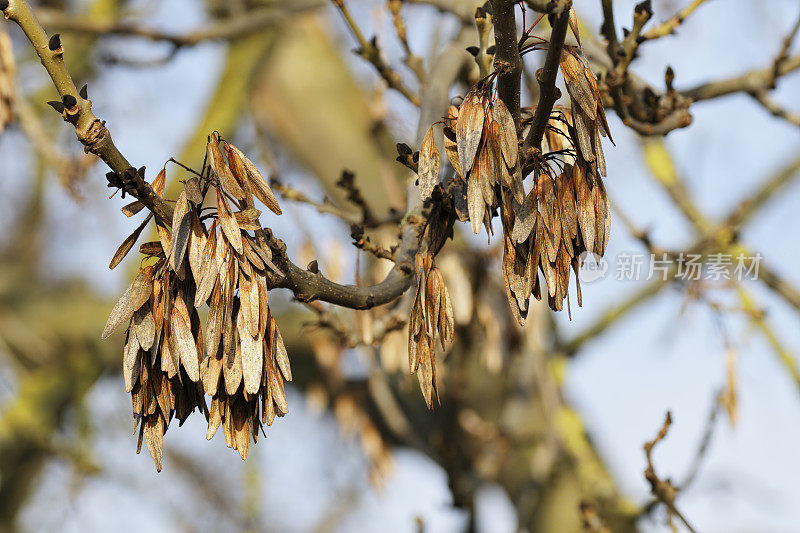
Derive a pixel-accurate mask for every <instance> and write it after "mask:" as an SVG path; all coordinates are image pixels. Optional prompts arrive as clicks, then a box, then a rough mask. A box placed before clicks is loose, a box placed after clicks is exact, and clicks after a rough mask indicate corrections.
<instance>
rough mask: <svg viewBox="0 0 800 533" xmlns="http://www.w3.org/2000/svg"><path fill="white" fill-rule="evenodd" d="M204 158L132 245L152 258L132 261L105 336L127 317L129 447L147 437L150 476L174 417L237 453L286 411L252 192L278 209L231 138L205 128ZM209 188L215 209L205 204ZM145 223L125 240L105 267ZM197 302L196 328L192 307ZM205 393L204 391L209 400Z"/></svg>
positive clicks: (265, 247)
mask: <svg viewBox="0 0 800 533" xmlns="http://www.w3.org/2000/svg"><path fill="white" fill-rule="evenodd" d="M206 161H207V163H208V164H207V165H206V166H204V168H203V169H201V171H200V172H195V176H193V177H191V178H189V179H187V180H185V181H184V182H183V190H182V191H181V193H180V196H179V197H178V199H177V201H176V202H175V210H174V212H173V219H172V227H171V228H167V227H166V226H165V225H163V224H156V229H157V232H158V237H159V240H158V241H153V242H147V243H144V244H142V245H141V247H140V249H139V251H140V252H141V253H142V254H143V256H144V260H143V262H149V261H152V264H147V265H146V266H143V267H142V268H140V270H139V273H138V274H137V275H136V277H135V278H134V280H133V283H131V285H130V287H128V289H127V290H126V291H125V293H124V294H123V295H122V297H121V298H120V299H119V301H118V302H117V304H116V305H115V306H114V309H113V310H112V312H111V316H110V317H109V319H108V323H107V324H106V327H105V330H104V331H103V338H106V337H108V336H109V335H111V333H113V332H114V331H115V330H116V329H117V328H118V327H119V326H121V325H123V324H127V330H126V333H125V347H124V349H123V378H124V381H125V390H126V391H127V392H130V393H131V399H132V403H133V416H134V420H135V423H136V425H137V426H138V429H139V443H138V446H137V453H138V452H139V451H140V450H141V445H142V441H143V440H144V442H146V444H147V447H148V448H149V450H150V454H151V455H152V456H153V461H154V462H155V465H156V469H157V470H159V471H160V470H161V463H162V449H163V435H164V434H165V433H166V431H167V429H168V428H169V424H170V421H171V420H172V419H173V417H174V418H177V419H178V421H179V423H180V424H182V423H183V422H184V421H185V420H186V418H187V417H188V416H189V414H191V413H192V412H193V411H194V410H195V409H198V410H200V412H202V413H203V414H204V415H205V417H206V419H207V421H208V432H207V434H206V437H207V438H208V439H211V437H213V436H214V434H215V433H216V431H217V429H219V427H220V426H222V430H223V433H224V434H225V442H226V443H227V445H228V447H230V448H233V449H235V450H238V452H239V454H240V455H241V457H242V459H244V458H246V457H247V450H248V447H249V444H250V437H251V435H252V438H253V441H254V442H255V441H256V440H257V439H258V432H259V431H260V430H262V431H263V429H262V428H263V424H266V425H271V424H272V422H273V421H274V419H275V416H276V415H277V416H283V415H285V414H286V413H288V412H289V407H288V405H287V403H286V394H285V392H284V386H283V382H284V380H286V381H291V379H292V371H291V368H290V366H289V357H288V354H287V353H286V347H285V346H284V344H283V340H282V339H281V334H280V332H279V331H278V327H277V323H276V321H275V318H274V317H273V316H272V314H271V312H270V309H269V304H268V299H267V293H268V290H269V289H270V288H271V282H270V281H269V278H270V274H272V275H281V272H280V270H279V269H278V268H277V267H276V266H275V264H274V263H273V261H272V260H273V257H272V252H271V248H270V244H269V242H268V240H269V235H268V234H267V231H268V230H266V231H265V230H263V229H262V228H261V224H260V222H259V216H260V215H261V212H260V211H259V210H258V209H256V208H255V202H254V197H255V198H258V199H259V200H260V201H261V202H263V203H264V205H266V206H267V207H268V208H269V209H271V210H272V211H273V212H275V213H276V214H280V213H281V210H280V207H279V206H278V202H277V200H276V199H275V196H274V194H273V193H272V191H271V189H270V188H269V185H268V184H267V182H266V180H264V177H263V176H262V175H261V173H260V172H259V171H258V169H257V168H256V167H255V165H254V164H253V163H252V162H251V161H250V160H249V159H248V158H247V157H246V156H245V155H244V154H243V153H242V152H241V151H240V150H239V149H238V148H236V147H235V146H233V145H232V144H230V143H228V142H226V143H224V153H223V149H222V148H221V147H220V142H219V140H218V139H217V137H216V136H215V135H211V136H210V137H209V140H208V144H207V154H206ZM192 172H194V171H192ZM141 174H143V171H142V172H141ZM109 181H110V182H114V179H113V178H109ZM165 182H166V170H165V169H162V170H161V172H159V174H158V175H157V176H156V178H155V179H154V180H153V183H152V184H151V186H152V188H153V190H154V192H155V193H156V194H158V195H159V196H163V195H164V190H165ZM211 189H213V193H212V194H213V195H214V199H215V205H216V208H212V207H203V203H204V201H205V198H206V196H207V194H209V193H211ZM142 208H143V205H142V204H141V202H139V201H138V200H137V201H136V202H133V203H131V204H128V205H126V206H125V207H123V208H122V211H123V212H124V213H125V214H126V215H128V216H132V215H135V214H136V213H138V212H139V211H140V210H141V209H142ZM151 218H152V214H149V215H148V216H147V217H146V218H145V220H144V222H143V223H142V224H141V225H140V226H139V227H138V228H137V229H136V230H135V231H134V232H133V234H132V235H130V236H129V237H128V238H127V239H125V241H124V242H123V243H122V245H121V246H120V248H119V249H118V250H117V253H116V254H114V257H113V259H112V260H111V264H110V267H111V268H114V267H115V266H116V265H118V264H119V262H120V261H121V260H122V259H123V258H124V257H125V256H126V255H127V253H128V252H129V251H130V250H131V248H132V247H133V245H134V244H135V243H136V241H137V240H138V238H139V236H140V235H141V233H142V230H143V229H144V228H145V226H146V225H147V223H148V222H149V221H150V219H151ZM209 222H210V223H209ZM203 305H208V316H207V319H206V321H205V324H202V323H201V322H202V321H201V319H200V315H199V314H198V311H197V310H198V308H200V307H202V306H203ZM204 394H208V395H209V396H211V406H210V407H208V406H207V405H206V402H205V398H204Z"/></svg>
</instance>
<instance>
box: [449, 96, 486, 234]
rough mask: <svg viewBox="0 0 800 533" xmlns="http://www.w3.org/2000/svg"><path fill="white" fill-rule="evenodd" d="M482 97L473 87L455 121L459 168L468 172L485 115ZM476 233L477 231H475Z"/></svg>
mask: <svg viewBox="0 0 800 533" xmlns="http://www.w3.org/2000/svg"><path fill="white" fill-rule="evenodd" d="M485 113H486V111H485V108H484V102H483V97H482V96H481V95H479V93H478V90H477V89H476V88H475V87H473V88H472V90H471V91H470V92H469V94H467V97H466V98H465V99H464V102H463V103H462V104H461V109H460V110H459V114H458V120H457V121H456V144H457V145H458V147H457V148H458V160H459V162H460V163H461V170H462V171H464V172H469V171H470V169H472V165H473V163H474V161H475V157H476V155H477V153H478V145H479V144H480V141H481V136H482V134H483V123H484V117H485ZM476 233H477V232H476Z"/></svg>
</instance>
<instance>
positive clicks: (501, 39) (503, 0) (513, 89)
mask: <svg viewBox="0 0 800 533" xmlns="http://www.w3.org/2000/svg"><path fill="white" fill-rule="evenodd" d="M515 5H516V2H515V1H514V0H492V11H493V13H492V22H493V23H494V41H495V47H496V52H495V56H494V68H495V70H496V71H497V73H498V74H497V94H498V96H499V97H500V99H501V100H502V101H503V103H504V104H506V107H507V108H508V110H509V111H511V116H513V117H514V123H515V124H517V126H519V92H520V80H521V79H522V58H520V55H519V44H518V43H517V20H516V18H515V16H514V6H515Z"/></svg>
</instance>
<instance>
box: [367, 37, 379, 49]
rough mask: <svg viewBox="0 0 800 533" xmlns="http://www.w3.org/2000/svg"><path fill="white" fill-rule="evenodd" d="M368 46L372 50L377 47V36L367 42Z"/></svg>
mask: <svg viewBox="0 0 800 533" xmlns="http://www.w3.org/2000/svg"><path fill="white" fill-rule="evenodd" d="M369 44H371V45H372V47H373V48H376V47H377V46H378V36H377V35H373V36H372V39H370V40H369Z"/></svg>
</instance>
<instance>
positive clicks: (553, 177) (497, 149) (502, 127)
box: [418, 25, 611, 324]
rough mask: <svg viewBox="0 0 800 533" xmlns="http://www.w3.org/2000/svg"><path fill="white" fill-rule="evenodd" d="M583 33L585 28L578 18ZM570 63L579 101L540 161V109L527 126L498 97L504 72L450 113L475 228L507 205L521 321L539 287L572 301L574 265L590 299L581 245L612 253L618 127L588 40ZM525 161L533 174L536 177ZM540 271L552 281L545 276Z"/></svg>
mask: <svg viewBox="0 0 800 533" xmlns="http://www.w3.org/2000/svg"><path fill="white" fill-rule="evenodd" d="M572 26H574V25H571V27H572ZM573 32H576V33H577V30H576V28H575V27H573ZM576 36H577V35H576ZM579 42H580V40H579ZM561 71H562V74H563V76H564V79H565V82H566V85H567V90H568V93H569V97H570V106H569V108H563V107H556V108H555V109H554V110H553V113H552V114H551V116H550V120H549V123H548V125H547V129H546V135H545V139H544V141H543V143H542V144H543V146H542V153H541V154H538V153H537V154H536V155H534V156H533V158H532V160H526V161H522V153H521V150H520V146H519V142H520V139H524V138H525V137H526V136H527V133H528V130H529V129H530V126H531V116H532V115H530V114H528V116H527V118H526V117H525V116H523V120H522V123H521V127H520V129H519V131H518V129H517V127H516V125H515V123H514V120H513V118H512V115H511V113H510V112H509V110H508V108H507V107H506V106H505V104H504V103H503V101H502V100H500V99H494V100H493V99H492V91H491V85H492V82H493V80H494V74H490V75H489V76H488V77H487V78H485V79H484V80H482V81H481V82H479V83H478V84H477V85H475V86H474V87H472V88H471V89H470V91H469V92H468V93H467V95H466V97H465V98H464V101H463V102H462V103H461V105H460V107H456V106H454V105H451V106H450V108H449V110H448V113H447V116H446V117H445V119H444V120H443V121H442V123H443V125H444V126H443V130H444V148H445V153H446V155H447V157H448V159H449V160H450V163H451V164H452V167H453V169H454V171H455V175H456V176H457V178H458V179H459V180H461V181H462V182H463V183H464V184H465V185H466V200H467V208H468V215H469V219H470V222H471V224H472V229H473V231H474V232H475V233H478V232H479V231H480V228H481V226H482V225H483V226H486V229H487V232H488V233H489V234H491V233H492V225H491V224H492V216H493V213H494V212H495V210H496V209H499V212H500V218H501V221H502V226H503V277H504V279H505V286H506V294H507V297H508V301H509V304H510V306H511V309H512V312H513V314H514V316H515V317H516V319H517V320H518V322H519V323H520V324H523V323H524V321H525V318H526V316H527V313H528V305H529V299H530V296H531V295H533V296H534V297H535V298H536V299H537V300H538V299H541V297H542V294H543V293H545V292H546V294H547V300H548V304H549V306H550V308H551V309H553V310H556V311H560V310H562V309H563V307H564V299H565V298H566V299H567V308H568V309H569V298H568V294H569V291H568V290H569V280H570V270H572V271H574V272H575V278H576V285H577V289H576V290H577V297H578V305H581V304H582V296H581V291H580V285H579V284H578V276H577V274H578V269H579V268H580V265H581V263H580V262H581V254H583V253H584V252H591V253H594V254H598V255H601V256H602V255H603V253H604V252H605V249H606V245H607V243H608V237H609V234H610V222H611V220H610V208H609V205H608V198H607V195H606V191H605V187H604V185H603V182H602V177H604V176H605V175H606V165H605V158H604V156H603V149H602V145H601V142H600V139H601V137H609V138H610V136H609V131H608V123H607V121H606V117H605V112H604V111H603V106H602V101H601V98H600V93H599V91H598V88H597V80H596V78H595V76H594V74H593V72H592V71H591V69H590V68H589V67H588V66H586V63H585V60H584V59H583V55H582V52H581V50H580V47H577V48H568V49H565V50H564V52H563V53H562V56H561ZM523 111H525V110H523ZM432 128H433V126H432V127H431V129H429V130H428V132H427V134H426V135H425V138H424V140H423V142H422V145H421V147H420V153H419V167H418V173H419V178H420V179H419V186H420V193H421V195H422V197H423V199H427V198H428V197H430V196H431V193H432V191H433V189H434V188H435V187H436V185H437V184H438V183H439V176H438V175H439V169H440V168H439V165H440V163H439V151H438V149H437V147H436V144H435V141H434V136H433V131H432ZM523 168H524V169H525V170H526V173H529V175H530V176H531V177H530V178H528V181H527V184H526V183H524V182H523V172H522V169H523ZM526 190H527V192H526ZM456 203H457V202H456ZM539 272H541V273H542V275H543V277H544V280H545V282H546V283H547V287H546V289H545V288H543V287H541V285H540V281H539V275H538V274H539Z"/></svg>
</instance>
